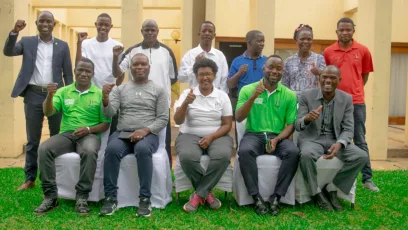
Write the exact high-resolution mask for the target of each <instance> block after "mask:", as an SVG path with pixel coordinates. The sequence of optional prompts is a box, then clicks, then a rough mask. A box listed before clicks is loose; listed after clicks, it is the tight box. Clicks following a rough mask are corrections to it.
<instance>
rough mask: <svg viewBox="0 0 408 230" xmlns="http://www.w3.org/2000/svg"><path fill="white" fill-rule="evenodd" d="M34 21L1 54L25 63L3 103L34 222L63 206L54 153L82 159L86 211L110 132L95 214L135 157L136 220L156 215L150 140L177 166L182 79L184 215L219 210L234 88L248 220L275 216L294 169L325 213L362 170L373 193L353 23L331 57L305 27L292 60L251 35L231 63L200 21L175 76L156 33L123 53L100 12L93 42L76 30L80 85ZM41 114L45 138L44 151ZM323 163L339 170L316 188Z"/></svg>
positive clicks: (81, 202) (344, 27)
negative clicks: (266, 181) (14, 110)
mask: <svg viewBox="0 0 408 230" xmlns="http://www.w3.org/2000/svg"><path fill="white" fill-rule="evenodd" d="M36 25H37V29H38V32H39V34H38V35H37V36H31V37H23V38H22V39H21V40H20V41H19V42H17V37H18V34H19V32H20V31H21V30H23V29H24V27H25V26H26V24H25V21H23V20H18V21H17V22H16V23H15V26H14V28H13V29H12V31H11V32H10V33H9V35H8V39H7V41H6V44H5V46H4V54H5V55H6V56H17V55H23V63H22V67H21V71H20V73H19V76H18V78H17V80H16V83H15V86H14V89H13V91H12V95H11V96H12V97H17V96H22V97H24V111H25V118H26V130H27V139H28V142H27V145H26V162H25V174H26V180H25V182H24V183H23V184H22V185H21V186H20V187H19V188H18V190H26V189H29V188H31V187H33V186H35V180H36V177H37V169H38V168H39V171H40V180H41V182H42V185H41V187H42V189H43V193H44V200H43V202H42V203H41V205H40V206H39V207H37V208H36V209H35V210H34V213H35V214H36V215H43V214H45V213H47V212H49V211H51V210H53V209H54V208H56V207H58V199H57V198H58V190H57V185H56V172H55V158H56V157H58V156H60V155H62V154H65V153H69V152H76V153H78V154H79V156H80V158H81V160H80V173H79V181H78V183H77V184H76V186H75V189H76V205H75V210H76V212H77V213H78V214H79V215H88V214H89V213H90V208H89V207H88V203H87V199H88V196H89V193H90V192H91V190H92V184H93V179H94V174H95V170H96V160H97V158H98V151H99V149H100V146H101V138H102V134H103V133H104V132H110V133H111V134H110V136H109V140H108V144H107V147H106V150H105V153H104V154H105V160H104V169H103V170H104V190H105V191H104V192H105V199H104V203H103V206H102V208H101V210H100V214H101V215H112V214H113V213H114V212H115V210H116V209H117V190H118V186H117V181H118V174H119V167H120V162H121V159H122V158H123V157H125V156H126V155H128V154H131V153H134V154H135V156H136V158H137V168H138V175H139V183H140V191H139V197H140V203H139V208H138V211H137V215H138V216H150V215H151V202H150V197H151V195H152V194H151V191H150V190H151V183H152V171H153V162H152V154H154V153H155V152H156V151H157V149H158V147H159V137H158V134H159V133H160V132H161V131H162V130H163V129H166V150H167V152H168V155H169V160H170V162H171V152H170V140H171V139H170V138H171V137H170V133H171V132H170V110H169V108H170V101H171V100H170V93H171V89H170V87H171V85H172V84H174V83H175V82H176V81H177V80H180V81H181V82H188V83H189V84H190V88H189V89H187V90H185V91H183V92H182V93H181V95H180V98H179V100H178V102H177V103H176V105H175V108H176V111H175V114H174V121H175V122H176V124H178V125H180V133H179V135H178V136H177V138H176V140H175V148H176V152H177V154H178V156H179V158H180V163H181V167H182V169H183V171H184V172H185V173H186V175H187V177H188V178H189V179H190V181H191V183H192V185H193V187H194V190H195V192H194V193H193V194H191V196H190V199H189V201H188V202H187V203H186V204H185V205H184V207H183V209H184V210H185V211H187V212H194V211H196V210H197V209H198V208H199V206H200V205H204V204H206V205H208V206H209V208H211V209H214V210H215V209H218V208H220V207H221V202H220V200H218V199H217V198H216V197H215V196H214V193H213V192H212V189H213V188H214V186H215V185H216V184H217V183H218V181H219V180H220V178H221V176H222V175H223V173H224V171H225V170H226V169H227V167H228V165H229V164H230V159H231V155H232V153H233V148H234V142H233V138H232V137H231V136H229V134H228V133H229V131H230V130H231V128H232V122H233V113H234V110H233V108H232V105H231V101H230V99H229V97H228V92H229V89H231V88H235V87H238V92H239V98H238V103H237V106H236V110H235V119H236V122H246V128H245V130H246V131H245V134H244V136H243V138H242V140H241V142H240V143H239V150H238V153H237V154H238V155H239V162H240V168H241V172H242V175H243V178H244V181H245V185H246V187H247V190H248V193H249V195H251V196H252V197H253V199H254V201H255V205H254V208H255V212H256V213H258V214H266V213H268V212H269V213H271V214H272V215H277V214H278V213H279V211H280V206H279V203H280V198H281V197H282V196H284V195H285V194H286V191H287V188H288V186H289V184H290V183H291V181H292V179H293V177H294V175H295V173H296V170H297V168H298V165H300V169H301V171H302V173H303V176H304V178H305V181H306V184H307V187H308V189H309V191H310V192H311V194H312V195H313V197H314V198H315V201H316V203H317V204H318V206H319V207H320V208H321V209H323V210H326V211H331V210H333V209H335V210H342V207H341V205H340V203H339V202H338V200H337V193H336V191H337V188H339V189H340V190H341V191H342V192H344V193H345V194H348V193H349V192H350V189H351V187H352V185H353V183H354V180H355V179H356V177H357V174H358V172H359V171H361V170H362V169H363V171H362V172H363V183H364V187H366V188H368V189H370V190H372V191H378V190H379V189H378V188H377V187H376V186H375V185H374V183H373V182H372V181H371V177H372V173H371V167H370V161H369V157H368V148H367V144H366V142H365V127H364V122H365V105H364V87H363V86H364V84H365V83H366V82H367V80H368V74H369V72H372V71H373V66H372V60H371V55H370V52H369V51H368V49H367V48H366V47H364V46H363V45H361V44H359V43H357V42H356V41H355V40H353V39H352V36H353V33H354V23H353V21H352V20H351V19H349V18H342V19H340V20H339V22H338V23H337V30H336V33H337V35H338V38H339V40H338V42H336V43H335V44H333V45H332V46H330V47H328V48H326V50H325V52H324V57H323V56H322V55H320V54H316V53H314V52H312V51H311V50H310V48H311V45H312V42H313V30H312V28H311V27H310V26H308V25H303V24H301V25H300V26H299V27H298V28H296V30H295V33H294V39H295V41H296V43H297V44H298V46H299V51H298V53H296V54H295V55H293V56H291V57H289V58H288V59H287V60H286V62H284V61H283V60H282V58H281V57H280V56H278V55H271V56H269V57H266V56H264V55H263V54H262V50H263V47H264V43H265V37H264V35H263V34H262V32H260V31H257V30H253V31H250V32H248V33H247V35H246V41H247V50H246V51H245V53H244V54H242V55H241V56H239V57H237V58H235V59H234V61H233V62H232V65H231V67H230V68H228V64H227V60H226V58H225V55H224V54H223V53H222V52H221V51H220V50H217V49H215V48H214V47H212V41H213V39H214V38H215V35H216V33H215V25H214V24H213V23H212V22H210V21H205V22H203V23H202V24H201V26H200V31H199V36H200V44H199V45H198V46H197V47H195V48H193V49H191V50H190V51H188V52H187V53H186V54H185V55H184V57H183V58H182V61H181V65H180V69H179V71H178V69H177V65H176V59H175V56H174V54H173V52H172V50H171V49H170V48H169V47H167V46H165V45H164V44H162V43H160V42H159V41H158V40H157V35H158V33H159V27H158V25H157V23H156V22H155V21H154V20H151V19H149V20H146V21H145V22H144V23H143V25H142V28H141V33H142V35H143V38H144V39H143V41H142V42H141V43H139V44H137V45H135V46H133V47H131V48H129V49H127V50H126V51H125V52H123V51H124V48H123V45H122V44H121V43H120V42H118V41H115V40H113V39H111V38H110V37H109V31H110V29H111V28H112V18H111V17H110V16H109V15H108V14H105V13H104V14H101V15H99V16H98V17H97V20H96V22H95V27H96V30H97V36H96V37H94V38H91V39H88V38H87V33H78V44H77V54H76V59H75V69H74V74H75V82H74V81H73V73H72V64H71V59H70V52H69V47H68V45H67V43H66V42H64V41H62V40H59V39H57V38H54V37H53V35H52V31H53V28H54V26H55V21H54V17H53V15H52V13H51V12H49V11H42V12H41V13H40V14H39V16H38V19H37V21H36ZM326 65H327V66H326ZM228 69H229V70H228ZM125 72H128V74H129V81H127V82H123V81H124V73H125ZM44 116H47V117H48V122H49V128H50V136H51V137H50V138H49V139H48V140H46V141H45V142H43V143H42V144H41V145H40V139H41V130H42V123H43V119H44ZM295 130H296V131H295ZM294 131H295V135H294V136H296V138H294V141H292V140H291V138H290V137H291V136H292V134H293V133H294ZM353 142H354V144H355V145H353V144H352V143H353ZM237 144H238V143H237ZM203 154H207V155H208V156H209V157H210V163H209V165H208V168H207V170H204V169H203V168H202V167H201V165H200V158H201V156H202V155H203ZM263 154H271V155H275V156H277V157H278V158H280V159H281V160H282V164H281V167H280V169H279V174H278V179H277V184H276V188H275V191H274V193H273V194H272V195H271V196H270V198H269V200H268V202H266V201H264V200H263V199H262V197H261V196H260V194H259V188H258V171H257V165H256V157H257V156H260V155H263ZM321 156H323V158H325V159H331V158H333V157H338V158H339V159H340V160H342V161H343V162H344V166H343V168H342V169H341V170H340V171H339V172H338V173H337V175H336V177H335V178H334V180H333V182H332V183H330V184H327V185H325V186H324V187H319V186H318V184H317V179H316V176H317V172H316V165H315V162H316V161H317V159H318V158H320V157H321ZM37 162H38V163H37ZM268 203H269V205H268Z"/></svg>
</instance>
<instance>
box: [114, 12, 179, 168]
mask: <svg viewBox="0 0 408 230" xmlns="http://www.w3.org/2000/svg"><path fill="white" fill-rule="evenodd" d="M141 32H142V35H143V41H142V42H141V43H139V44H136V45H135V46H133V47H130V48H129V49H127V50H126V52H125V53H124V54H123V55H122V59H121V61H120V64H118V60H119V55H120V54H121V53H122V51H123V47H122V46H115V47H114V48H113V49H114V51H113V53H114V55H113V61H112V73H113V76H114V77H116V78H118V77H120V76H121V75H122V74H123V73H124V72H125V71H128V73H129V77H132V73H131V72H130V71H129V70H130V66H131V65H132V63H131V61H132V57H133V56H134V55H135V54H137V53H142V54H144V55H146V56H147V57H148V58H149V64H150V74H149V80H152V81H153V82H154V83H155V84H157V85H159V86H161V87H163V88H164V89H165V90H166V93H167V95H168V101H169V106H170V105H171V85H172V84H174V83H176V82H177V63H176V58H175V56H174V53H173V51H172V50H171V49H170V48H169V47H167V46H166V45H164V44H163V43H160V42H159V41H158V40H157V35H158V34H159V27H158V25H157V23H156V22H155V21H154V20H152V19H147V20H146V21H144V22H143V25H142V29H141ZM169 114H170V107H169ZM166 151H167V155H168V156H169V160H170V165H171V164H172V160H171V159H172V158H171V127H170V116H169V122H168V124H167V128H166Z"/></svg>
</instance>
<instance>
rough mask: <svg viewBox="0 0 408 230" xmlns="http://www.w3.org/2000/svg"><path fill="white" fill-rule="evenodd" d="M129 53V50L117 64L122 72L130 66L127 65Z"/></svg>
mask: <svg viewBox="0 0 408 230" xmlns="http://www.w3.org/2000/svg"><path fill="white" fill-rule="evenodd" d="M130 54H131V52H129V53H128V54H126V56H125V57H124V58H123V60H122V61H121V62H120V64H119V67H120V71H122V73H123V72H126V71H128V70H129V68H130V66H129V62H130V59H131V57H130Z"/></svg>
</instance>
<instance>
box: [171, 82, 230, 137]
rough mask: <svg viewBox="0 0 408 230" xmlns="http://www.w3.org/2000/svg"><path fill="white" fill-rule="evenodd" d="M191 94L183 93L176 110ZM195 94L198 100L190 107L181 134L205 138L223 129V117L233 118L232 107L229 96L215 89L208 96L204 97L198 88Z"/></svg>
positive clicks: (188, 90)
mask: <svg viewBox="0 0 408 230" xmlns="http://www.w3.org/2000/svg"><path fill="white" fill-rule="evenodd" d="M189 92H190V89H186V90H184V91H183V93H182V94H181V95H180V98H179V100H178V102H177V104H176V105H175V107H176V109H177V108H178V107H180V106H181V105H182V104H183V102H184V100H185V99H186V98H187V95H188V94H189ZM193 93H194V95H196V99H195V100H194V101H193V103H191V104H190V105H188V109H187V114H186V118H185V120H184V123H183V124H181V125H180V132H182V133H189V134H193V135H197V136H199V137H204V136H207V135H209V134H211V133H214V132H216V131H217V130H218V129H219V128H220V127H221V123H222V122H221V117H225V116H232V105H231V101H230V99H229V97H228V95H227V94H226V93H225V92H223V91H221V90H219V89H217V88H215V87H214V90H213V92H212V93H211V94H210V95H208V96H203V95H202V94H201V92H200V90H199V89H198V86H196V87H195V88H194V90H193Z"/></svg>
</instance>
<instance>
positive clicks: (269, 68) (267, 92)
mask: <svg viewBox="0 0 408 230" xmlns="http://www.w3.org/2000/svg"><path fill="white" fill-rule="evenodd" d="M263 73H264V77H263V79H262V80H261V81H259V82H255V83H252V84H249V85H246V86H244V87H243V88H242V89H241V91H240V93H239V97H238V103H237V109H236V113H235V117H236V120H237V121H238V122H242V121H243V120H245V119H247V123H246V128H245V134H244V136H243V138H242V140H241V142H240V144H239V151H238V155H239V158H238V160H239V164H240V169H241V172H242V177H243V178H244V182H245V186H246V188H247V190H248V193H249V195H251V196H252V197H253V199H254V200H255V207H254V208H255V212H256V213H258V214H261V215H263V214H266V213H267V212H268V211H269V212H270V213H271V214H272V215H274V216H276V215H278V213H279V211H280V208H279V202H280V198H281V197H282V196H285V194H286V191H287V189H288V187H289V185H290V183H291V181H292V179H293V177H294V175H295V173H296V170H297V167H298V161H299V152H300V150H299V149H298V148H297V147H296V146H295V144H294V143H293V142H292V141H291V140H289V139H288V138H289V136H290V135H291V134H292V133H293V130H294V127H293V124H294V122H295V120H296V115H297V108H296V107H297V100H296V94H295V93H294V92H293V91H291V90H290V89H288V88H286V87H285V86H283V85H282V84H281V83H280V82H279V81H280V80H281V78H282V73H283V61H282V58H281V57H279V56H278V55H272V56H269V57H268V58H267V60H266V62H265V65H264V67H263ZM265 135H266V137H265ZM265 139H267V140H268V141H266V140H265ZM263 154H271V155H274V156H276V157H279V158H280V159H281V160H282V164H281V166H280V169H279V172H278V179H277V182H276V186H275V191H274V193H273V194H272V195H271V196H270V197H269V203H270V207H268V206H266V204H265V202H264V200H263V199H262V197H261V195H260V194H259V188H258V167H257V164H256V157H258V156H260V155H263Z"/></svg>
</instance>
